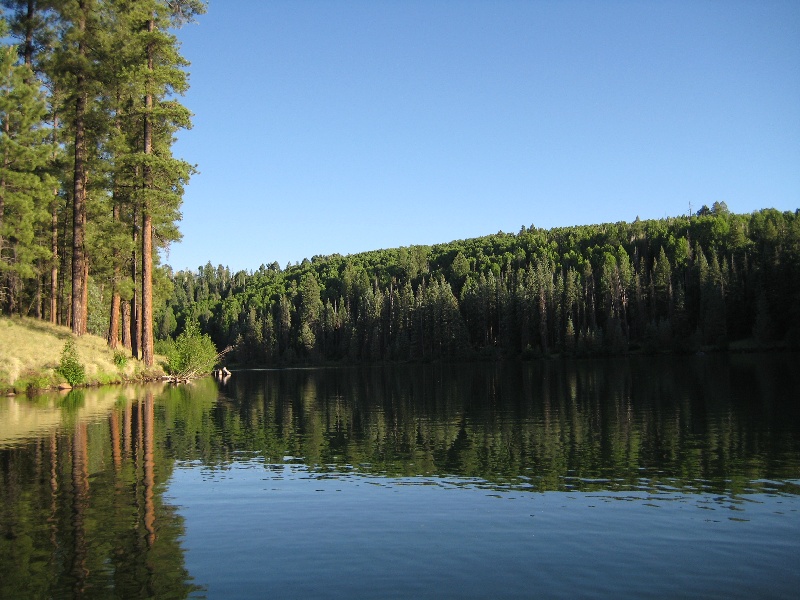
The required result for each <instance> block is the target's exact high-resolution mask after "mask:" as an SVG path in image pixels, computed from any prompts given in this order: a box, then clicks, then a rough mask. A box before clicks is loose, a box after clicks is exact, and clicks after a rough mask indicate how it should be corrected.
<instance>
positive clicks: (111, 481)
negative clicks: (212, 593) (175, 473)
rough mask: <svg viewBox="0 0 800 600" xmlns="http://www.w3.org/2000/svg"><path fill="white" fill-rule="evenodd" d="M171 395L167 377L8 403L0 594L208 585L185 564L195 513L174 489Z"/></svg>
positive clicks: (140, 592) (149, 591)
mask: <svg viewBox="0 0 800 600" xmlns="http://www.w3.org/2000/svg"><path fill="white" fill-rule="evenodd" d="M209 391H210V392H212V393H215V389H214V388H213V386H212V388H211V389H210V390H209ZM157 396H158V397H159V400H156V397H157ZM163 396H164V394H163V393H162V388H161V387H156V388H154V387H149V388H144V389H143V388H116V389H110V390H109V389H106V390H88V391H85V392H80V393H75V392H73V393H72V394H69V395H67V396H49V397H44V398H40V399H37V400H36V401H34V402H31V403H29V405H28V406H26V405H25V404H24V401H23V402H20V401H18V400H15V401H14V402H15V405H12V409H10V410H8V409H7V410H6V412H5V414H3V418H4V419H5V418H6V417H8V416H9V415H14V418H13V419H11V418H8V419H7V420H4V422H3V426H4V429H3V432H4V433H3V438H2V444H3V446H5V447H4V448H3V449H1V450H0V464H1V465H2V486H1V487H0V503H1V504H2V513H0V532H1V533H2V535H0V567H1V570H2V572H3V576H2V578H0V597H2V598H24V597H30V598H46V597H76V598H77V597H101V598H102V597H109V596H117V597H140V596H147V597H186V596H188V595H189V594H190V593H191V592H192V591H195V590H197V586H194V585H192V584H191V582H190V577H189V574H188V572H187V571H186V569H185V568H184V565H183V562H184V559H183V552H182V549H181V547H180V542H179V540H180V538H181V536H182V535H183V534H184V527H183V521H182V519H181V518H180V517H179V516H178V515H177V513H176V512H175V509H174V508H173V507H171V506H168V505H166V504H165V503H164V502H163V500H162V495H163V488H164V484H165V482H166V481H167V479H168V478H169V476H170V474H171V472H172V461H171V460H167V459H165V458H164V455H163V449H162V448H163V445H164V444H163V432H164V427H163V426H160V425H157V423H158V421H157V419H156V417H155V413H156V408H155V406H156V403H157V402H160V398H161V397H163ZM8 406H9V404H6V407H8ZM37 413H38V415H40V416H41V418H37ZM53 425H57V427H53ZM46 426H50V431H48V432H47V433H46V434H44V435H42V434H41V430H42V429H43V428H44V427H46ZM32 436H35V437H32ZM31 438H32V439H31ZM12 442H15V443H14V444H13V445H12Z"/></svg>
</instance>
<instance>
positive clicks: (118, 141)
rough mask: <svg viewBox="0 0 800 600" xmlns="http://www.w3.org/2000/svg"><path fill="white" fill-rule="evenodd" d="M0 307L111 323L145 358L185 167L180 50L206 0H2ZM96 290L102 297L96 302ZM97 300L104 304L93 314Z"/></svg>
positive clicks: (83, 325)
mask: <svg viewBox="0 0 800 600" xmlns="http://www.w3.org/2000/svg"><path fill="white" fill-rule="evenodd" d="M2 8H3V13H2V20H0V33H1V34H2V35H0V40H2V44H0V73H1V75H0V314H4V315H31V316H35V317H37V318H40V319H46V320H49V321H50V322H52V323H56V324H60V325H65V326H68V327H70V328H71V330H72V332H73V333H74V334H76V335H83V334H84V333H86V332H93V333H99V332H102V335H106V336H107V337H108V342H109V345H111V346H112V347H114V348H116V347H117V345H120V344H121V345H122V346H124V347H125V348H128V349H129V350H130V352H131V354H132V355H133V356H135V357H137V358H141V359H142V360H143V361H144V363H145V364H146V365H148V366H151V365H153V362H154V354H153V342H154V335H153V333H154V329H153V323H154V319H153V315H154V307H155V306H157V305H159V304H163V298H162V296H164V295H165V294H166V295H168V294H169V281H168V280H167V278H166V277H165V273H166V272H165V270H164V269H163V268H161V269H159V267H158V260H159V249H160V248H165V247H166V246H167V245H168V244H169V243H170V242H172V241H175V240H177V239H179V238H180V234H179V232H178V228H177V221H179V220H180V204H181V198H182V194H183V189H184V186H185V185H186V183H187V181H188V180H189V177H190V176H191V175H192V173H193V171H194V167H193V166H192V165H190V164H188V163H187V162H185V161H183V160H181V159H179V158H176V157H174V156H173V154H172V146H173V143H174V141H175V134H176V132H178V131H179V130H181V129H184V128H187V127H189V126H190V125H191V120H190V117H191V115H190V113H189V111H188V109H186V107H184V106H182V105H181V104H180V102H178V100H177V98H178V97H179V96H180V95H181V94H182V93H184V92H185V91H186V89H187V87H188V73H187V72H186V67H187V66H188V62H187V61H186V60H185V59H184V58H183V57H182V56H181V55H180V53H179V47H178V42H177V39H176V37H175V36H174V34H173V33H172V30H173V29H175V28H177V27H180V26H181V25H183V24H185V23H187V22H191V21H192V20H193V19H194V18H195V16H196V15H199V14H202V13H203V12H204V11H205V3H204V2H203V1H201V0H2ZM98 293H102V294H104V296H103V298H104V299H106V300H107V302H105V303H104V302H100V301H99V299H98V298H97V297H93V296H97V294H98ZM100 306H102V314H101V309H100Z"/></svg>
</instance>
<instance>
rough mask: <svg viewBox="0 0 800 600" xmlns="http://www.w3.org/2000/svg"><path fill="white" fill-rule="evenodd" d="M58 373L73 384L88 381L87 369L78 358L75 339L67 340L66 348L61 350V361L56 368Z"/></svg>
mask: <svg viewBox="0 0 800 600" xmlns="http://www.w3.org/2000/svg"><path fill="white" fill-rule="evenodd" d="M56 373H58V374H59V375H61V376H62V377H63V378H64V379H66V380H67V383H69V384H70V385H72V386H75V385H79V384H81V383H83V382H84V381H86V370H85V369H84V368H83V365H82V364H81V361H80V360H79V359H78V350H77V348H75V340H72V339H70V340H67V342H66V344H64V349H63V350H62V351H61V362H60V363H59V365H58V368H57V369H56Z"/></svg>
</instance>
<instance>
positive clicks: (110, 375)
mask: <svg viewBox="0 0 800 600" xmlns="http://www.w3.org/2000/svg"><path fill="white" fill-rule="evenodd" d="M71 337H72V332H71V331H70V330H69V329H68V328H67V327H61V326H58V325H52V324H51V323H45V322H44V321H40V320H37V319H30V318H18V317H12V318H8V317H0V392H8V391H16V392H22V391H25V390H28V389H31V388H33V389H36V388H46V387H52V386H56V385H58V384H59V383H61V382H63V381H64V378H63V377H61V376H60V375H59V374H58V373H56V369H57V367H58V365H59V361H60V359H61V352H62V350H63V349H64V344H65V343H66V341H67V340H68V339H70V338H71ZM75 346H76V348H77V351H78V357H79V359H80V362H81V363H82V364H83V366H84V368H85V370H86V382H87V383H88V384H90V385H93V384H105V383H118V382H121V381H124V380H127V379H133V378H135V377H137V376H138V375H139V374H141V372H142V371H143V366H142V364H141V362H140V361H137V360H134V359H132V358H129V359H128V360H127V361H126V364H125V365H124V366H121V367H118V366H117V365H116V364H115V362H114V351H113V350H111V348H109V347H108V345H107V344H106V341H105V340H104V339H103V338H101V337H98V336H95V335H88V334H87V335H83V336H80V337H76V338H75Z"/></svg>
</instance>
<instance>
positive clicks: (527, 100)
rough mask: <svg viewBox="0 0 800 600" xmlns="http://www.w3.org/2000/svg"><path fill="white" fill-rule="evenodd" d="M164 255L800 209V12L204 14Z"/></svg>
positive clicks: (187, 259) (284, 3)
mask: <svg viewBox="0 0 800 600" xmlns="http://www.w3.org/2000/svg"><path fill="white" fill-rule="evenodd" d="M177 34H178V37H179V39H180V41H181V43H182V52H183V54H184V56H185V57H186V58H187V59H188V60H189V61H191V63H192V65H191V67H190V68H189V71H190V73H191V89H190V90H189V92H188V93H187V94H186V96H185V98H184V103H185V104H186V105H187V106H188V107H189V108H190V110H192V111H193V112H194V114H195V117H194V128H193V129H192V130H189V131H186V132H182V133H181V134H180V136H179V141H178V144H176V148H175V154H176V155H177V156H179V157H181V158H183V159H185V160H187V161H189V162H190V163H193V164H197V166H198V170H199V174H197V175H195V176H194V177H193V179H192V181H191V182H190V184H189V186H188V187H187V189H186V194H185V197H184V205H183V221H182V222H181V230H182V232H183V236H184V239H183V241H182V242H180V243H177V244H174V245H173V246H172V248H171V249H170V252H169V254H168V256H167V257H166V261H167V262H168V263H169V264H171V265H172V266H173V268H175V269H182V268H189V269H197V268H198V267H199V266H200V265H203V264H205V263H206V262H207V261H211V263H212V264H214V265H217V264H223V265H226V266H229V267H230V268H231V269H232V270H240V269H246V270H254V269H257V268H258V267H259V265H261V264H269V263H272V262H273V261H277V262H278V263H279V264H280V265H281V267H285V266H286V265H287V263H290V262H291V263H294V262H296V261H302V260H303V259H304V258H311V257H312V256H314V255H318V254H322V255H324V254H332V253H337V252H338V253H340V254H352V253H356V252H362V251H366V250H375V249H379V248H393V247H399V246H409V245H412V244H434V243H440V242H448V241H451V240H456V239H464V238H471V237H477V236H481V235H487V234H491V233H496V232H497V231H501V230H502V231H507V232H517V231H519V229H520V227H521V226H523V225H525V226H530V225H532V224H533V225H535V226H537V227H544V228H551V227H557V226H568V225H576V224H587V223H602V222H614V221H632V220H633V219H635V218H636V217H637V216H639V217H641V218H642V219H645V218H661V217H665V216H674V215H677V214H681V213H686V212H688V210H689V206H690V204H691V207H692V209H693V210H695V211H696V210H697V209H698V208H700V206H701V205H702V204H708V205H711V204H712V203H713V202H715V201H725V202H726V203H727V204H728V207H729V208H730V209H731V210H732V211H734V212H752V211H754V210H757V209H759V208H764V207H775V208H778V209H781V210H795V209H797V208H798V207H800V43H799V40H800V2H797V1H795V0H789V1H785V2H772V1H769V0H759V1H755V0H753V1H746V2H737V1H735V0H728V1H724V2H723V1H707V2H705V1H702V0H692V1H687V2H681V1H677V0H676V1H670V0H664V1H661V2H650V1H645V0H641V1H635V0H627V1H613V0H609V1H602V2H601V1H588V0H587V1H579V0H575V1H572V0H565V1H555V0H552V1H534V0H530V1H502V0H492V1H488V0H487V1H471V0H459V1H456V0H448V1H445V0H438V1H437V0H428V1H415V0H406V1H400V0H375V1H368V0H361V1H335V0H327V1H322V0H318V1H306V0H278V1H263V0H210V1H209V7H208V12H207V14H205V15H203V16H202V17H200V19H199V22H198V23H197V24H194V25H189V26H187V27H185V28H184V29H181V30H179V31H178V32H177Z"/></svg>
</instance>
